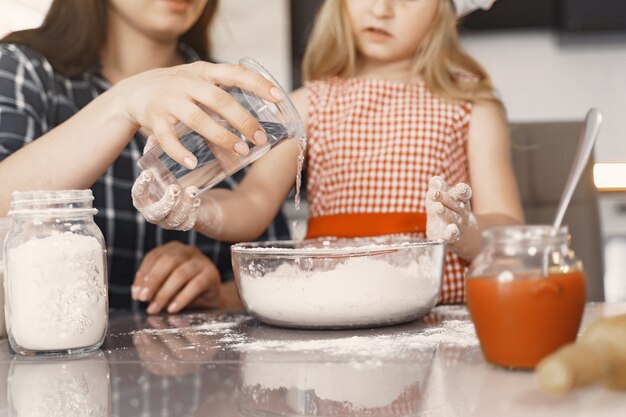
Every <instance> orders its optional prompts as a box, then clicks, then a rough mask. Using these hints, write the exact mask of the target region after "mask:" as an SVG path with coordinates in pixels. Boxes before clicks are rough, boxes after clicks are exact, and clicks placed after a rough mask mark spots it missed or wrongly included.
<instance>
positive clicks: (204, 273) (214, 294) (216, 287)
mask: <svg viewBox="0 0 626 417" xmlns="http://www.w3.org/2000/svg"><path fill="white" fill-rule="evenodd" d="M220 289H221V276H220V273H219V271H218V270H217V268H216V267H215V265H214V264H213V262H212V261H211V260H210V259H209V258H208V257H207V256H206V255H204V254H203V253H202V252H200V250H199V249H198V248H196V247H195V246H191V245H185V244H183V243H180V242H178V241H171V242H168V243H166V244H164V245H162V246H159V247H157V248H155V249H153V250H151V251H150V252H148V254H146V256H145V257H144V258H143V261H142V262H141V266H140V267H139V270H138V271H137V275H136V276H135V281H134V282H133V285H132V287H131V296H132V298H133V299H134V300H139V301H144V302H149V303H150V304H149V305H148V309H147V312H148V314H157V313H159V312H160V311H162V310H163V309H167V312H168V313H178V312H179V311H181V310H182V309H183V308H185V307H187V306H190V305H193V306H194V307H203V308H216V307H219V305H220Z"/></svg>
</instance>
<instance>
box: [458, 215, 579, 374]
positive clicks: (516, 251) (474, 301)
mask: <svg viewBox="0 0 626 417" xmlns="http://www.w3.org/2000/svg"><path fill="white" fill-rule="evenodd" d="M482 239H483V248H482V251H481V253H480V254H479V255H478V257H477V258H476V259H475V260H474V262H473V263H472V266H471V267H470V270H469V274H468V278H467V285H466V292H467V293H466V298H467V307H468V310H469V312H470V314H471V316H472V320H473V321H474V325H475V327H476V333H477V334H478V339H479V340H480V346H481V348H482V351H483V354H484V355H485V358H486V359H487V361H488V362H490V363H492V364H495V365H498V366H502V367H505V368H512V369H533V368H534V367H535V366H536V365H537V364H538V363H539V362H540V361H541V359H543V358H544V357H545V356H547V355H549V354H550V353H552V352H554V351H555V350H556V349H558V348H559V347H561V346H563V345H565V344H566V343H569V342H573V341H574V340H575V339H576V335H577V333H578V328H579V326H580V321H581V318H582V314H583V310H584V307H585V276H584V272H583V267H582V263H581V262H580V261H579V260H578V259H576V256H575V255H574V252H573V250H572V248H571V247H570V240H571V239H570V235H569V232H568V230H567V227H562V228H560V229H559V230H557V231H556V232H553V231H552V228H551V227H550V226H543V225H534V226H514V227H500V228H493V229H489V230H486V231H484V232H483V235H482Z"/></svg>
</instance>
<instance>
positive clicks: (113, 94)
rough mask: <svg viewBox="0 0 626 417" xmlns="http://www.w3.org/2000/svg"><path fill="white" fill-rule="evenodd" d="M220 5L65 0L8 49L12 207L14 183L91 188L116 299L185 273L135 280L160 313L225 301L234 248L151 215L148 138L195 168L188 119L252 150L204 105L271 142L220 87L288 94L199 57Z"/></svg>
mask: <svg viewBox="0 0 626 417" xmlns="http://www.w3.org/2000/svg"><path fill="white" fill-rule="evenodd" d="M216 6H217V1H215V0H136V1H132V2H128V1H125V0H108V1H103V0H54V1H53V3H52V5H51V8H50V11H49V12H48V14H47V16H46V18H45V20H44V22H43V24H42V25H41V27H39V28H37V29H32V30H25V31H20V32H15V33H12V34H9V35H8V36H6V37H5V38H4V39H3V40H2V42H1V43H0V178H2V180H1V181H0V215H6V213H7V211H8V207H9V202H10V196H11V193H12V192H13V191H15V190H32V189H77V188H78V189H80V188H92V190H93V192H94V196H95V206H96V208H98V209H99V213H98V215H97V217H96V222H97V223H98V225H99V226H100V228H101V229H102V231H103V233H104V235H105V238H106V240H107V243H108V252H109V276H110V294H111V306H112V307H129V306H130V304H131V297H129V294H130V283H131V282H132V280H133V276H134V272H135V271H137V270H139V274H141V275H143V276H145V275H150V276H151V281H152V282H155V281H156V282H164V281H165V280H166V279H167V278H168V277H172V276H174V277H176V279H175V280H169V281H168V282H169V284H168V285H165V286H162V287H157V288H156V290H155V289H151V290H147V289H145V288H141V287H138V286H135V287H134V288H133V294H132V298H133V299H134V300H135V301H143V302H149V303H150V304H149V305H148V309H147V311H148V313H157V312H159V311H162V310H164V309H167V311H169V312H178V311H180V310H181V309H182V308H184V307H186V306H187V305H198V306H204V307H208V306H213V305H215V304H216V302H218V300H219V292H220V271H221V272H222V273H224V272H225V271H229V270H230V260H229V251H228V246H227V245H225V244H222V243H220V242H215V241H213V240H209V239H207V238H205V237H204V236H201V235H199V234H197V233H196V232H195V231H193V230H192V231H190V232H188V233H182V232H172V231H165V230H163V229H160V228H158V227H155V226H153V225H150V224H147V223H145V221H144V220H143V218H141V217H140V216H139V215H138V214H137V213H136V211H135V210H134V208H133V205H132V201H131V195H130V188H131V185H132V183H133V180H134V179H135V177H136V176H137V172H136V169H137V168H136V161H137V159H138V158H139V157H140V156H141V149H142V148H143V147H144V145H145V142H146V139H145V138H146V137H147V136H148V135H149V134H153V135H154V136H155V138H156V140H157V141H159V143H160V144H161V146H162V147H163V148H164V150H165V151H166V152H168V153H169V154H170V155H171V156H172V157H173V158H174V159H175V160H177V161H178V162H180V163H183V164H185V165H187V166H189V167H192V166H194V165H195V163H196V160H195V158H194V157H193V155H192V154H190V153H189V152H188V151H187V150H186V149H185V148H184V147H182V145H180V143H179V142H178V141H177V139H176V137H175V134H174V130H173V129H174V126H175V125H176V123H178V122H183V123H185V124H186V125H187V126H189V127H190V128H192V129H194V130H196V131H197V132H199V133H200V134H202V135H203V136H205V137H206V138H208V139H209V140H211V141H212V142H214V143H216V144H218V145H220V146H223V147H225V148H228V149H233V150H234V151H236V152H238V153H241V154H245V153H247V150H248V149H247V146H245V144H244V143H243V142H241V141H240V140H239V138H237V137H236V136H235V135H232V134H231V133H229V132H228V131H227V130H226V129H224V128H222V127H221V126H219V125H218V124H217V123H215V122H214V121H213V120H212V119H211V118H210V117H209V116H208V115H207V114H206V113H205V112H204V111H202V110H201V109H200V107H198V104H199V103H201V104H203V105H204V106H206V107H207V108H208V109H211V110H213V111H215V112H217V113H219V114H221V115H222V116H223V117H224V118H225V119H226V120H228V121H229V122H230V123H231V124H232V125H233V126H234V127H235V128H236V129H238V130H240V131H241V132H242V133H244V135H246V137H248V138H250V139H251V140H252V141H254V142H256V143H263V142H264V141H266V140H267V138H266V136H265V133H264V132H263V130H262V128H261V126H260V125H259V124H258V122H257V121H256V120H255V119H254V118H253V117H252V116H251V115H250V114H249V113H247V112H246V111H245V110H244V109H243V108H242V107H241V106H240V105H239V104H237V103H236V102H235V100H233V99H232V98H231V97H230V96H229V95H228V94H227V93H226V92H224V91H223V90H222V89H221V88H219V85H222V86H231V85H236V86H239V87H242V88H245V89H248V90H251V91H253V92H254V93H256V94H257V95H259V96H261V97H263V98H265V99H267V100H270V101H274V102H276V101H279V100H280V99H282V97H281V96H280V92H279V90H277V89H276V88H275V87H274V86H273V85H272V84H271V83H270V82H269V81H267V80H265V79H264V78H263V77H261V76H259V75H258V74H255V73H253V72H252V71H249V70H246V69H245V68H242V67H239V66H234V65H215V64H210V63H207V62H202V61H200V59H201V58H205V59H206V58H207V56H208V52H209V50H208V45H209V41H208V35H207V29H208V27H209V25H210V23H211V20H212V18H213V16H214V14H215V10H216ZM234 185H236V182H235V181H231V182H230V183H226V186H227V187H232V186H234ZM185 198H188V199H195V198H196V196H195V195H187V194H185ZM275 226H276V227H275V228H270V233H269V235H267V236H266V237H269V238H282V237H286V234H287V228H286V225H285V222H284V221H283V220H282V219H279V221H278V222H277V223H275ZM165 242H175V243H168V244H166V245H165V246H161V245H163V243H165ZM146 253H148V255H147V256H146V257H145V258H144V255H145V254H146ZM206 254H209V255H210V256H211V259H209V258H208V257H207V256H206ZM135 278H137V277H135ZM171 283H176V284H175V285H174V284H171ZM134 305H135V306H137V305H138V304H137V303H136V302H135V303H134Z"/></svg>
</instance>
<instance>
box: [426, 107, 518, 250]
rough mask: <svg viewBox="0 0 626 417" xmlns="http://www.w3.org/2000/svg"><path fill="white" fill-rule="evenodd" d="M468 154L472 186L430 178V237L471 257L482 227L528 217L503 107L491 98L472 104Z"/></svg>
mask: <svg viewBox="0 0 626 417" xmlns="http://www.w3.org/2000/svg"><path fill="white" fill-rule="evenodd" d="M467 154H468V161H469V173H470V178H471V181H472V188H470V187H469V186H467V185H466V184H456V185H455V186H453V187H448V184H446V183H445V182H444V181H443V179H441V178H440V177H434V178H432V179H431V181H430V184H429V190H428V195H427V197H426V211H427V236H428V237H429V238H433V239H434V238H437V239H444V240H446V241H447V242H448V243H449V247H450V249H451V250H452V251H453V252H455V253H456V254H457V255H459V256H460V257H461V258H463V259H465V260H467V261H472V260H473V259H474V257H476V255H477V254H478V253H479V252H480V250H481V232H482V230H485V229H488V228H490V227H495V226H506V225H515V224H521V223H523V221H524V215H523V211H522V206H521V203H520V200H519V194H518V190H517V182H516V181H515V175H514V173H513V167H512V164H511V154H510V137H509V131H508V124H507V122H506V119H505V117H504V112H503V110H502V108H501V107H500V106H498V105H497V104H496V103H494V102H493V101H490V100H479V101H477V102H476V104H475V105H474V110H473V112H472V120H471V123H470V128H469V133H468V141H467ZM470 200H471V206H470ZM472 208H473V211H472Z"/></svg>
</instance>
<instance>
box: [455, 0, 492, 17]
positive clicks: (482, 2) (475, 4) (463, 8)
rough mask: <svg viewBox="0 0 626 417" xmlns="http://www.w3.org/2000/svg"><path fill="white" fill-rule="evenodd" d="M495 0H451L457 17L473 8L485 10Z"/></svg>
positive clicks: (470, 11) (466, 13) (473, 9)
mask: <svg viewBox="0 0 626 417" xmlns="http://www.w3.org/2000/svg"><path fill="white" fill-rule="evenodd" d="M495 1H496V0H452V2H453V3H454V7H455V8H456V15H457V17H462V16H465V15H468V14H470V13H472V12H473V11H475V10H478V9H483V10H487V9H489V8H490V7H491V5H492V4H493V3H495Z"/></svg>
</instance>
